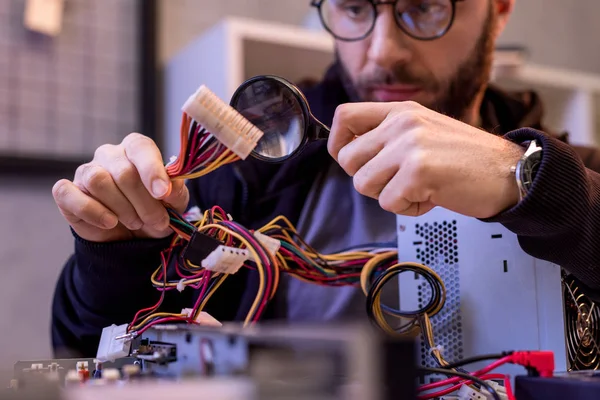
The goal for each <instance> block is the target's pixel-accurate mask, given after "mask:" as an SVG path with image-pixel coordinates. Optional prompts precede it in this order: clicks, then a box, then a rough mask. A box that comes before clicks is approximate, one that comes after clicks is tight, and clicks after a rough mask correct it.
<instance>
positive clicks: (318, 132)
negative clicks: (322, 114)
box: [312, 121, 330, 140]
mask: <svg viewBox="0 0 600 400" xmlns="http://www.w3.org/2000/svg"><path fill="white" fill-rule="evenodd" d="M329 133H330V130H329V128H328V127H327V126H326V125H325V124H323V123H321V122H319V121H317V122H316V124H315V126H314V128H313V135H312V136H313V137H312V139H313V140H327V139H329Z"/></svg>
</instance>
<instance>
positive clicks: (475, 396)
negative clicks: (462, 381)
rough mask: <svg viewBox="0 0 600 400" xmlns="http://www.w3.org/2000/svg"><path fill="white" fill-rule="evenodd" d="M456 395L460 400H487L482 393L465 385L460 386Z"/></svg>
mask: <svg viewBox="0 0 600 400" xmlns="http://www.w3.org/2000/svg"><path fill="white" fill-rule="evenodd" d="M457 395H458V398H459V399H460V400H487V398H486V397H485V395H484V394H483V393H481V392H480V391H478V390H475V389H473V388H472V387H470V386H467V385H462V386H461V387H460V389H459V390H458V393H457Z"/></svg>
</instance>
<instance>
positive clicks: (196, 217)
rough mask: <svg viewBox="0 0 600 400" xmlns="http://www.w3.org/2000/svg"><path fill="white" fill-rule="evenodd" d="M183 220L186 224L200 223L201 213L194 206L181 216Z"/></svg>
mask: <svg viewBox="0 0 600 400" xmlns="http://www.w3.org/2000/svg"><path fill="white" fill-rule="evenodd" d="M183 218H185V220H186V221H188V222H196V221H200V220H201V219H202V211H201V210H200V207H198V206H194V207H192V208H190V209H189V210H187V212H186V213H185V214H183Z"/></svg>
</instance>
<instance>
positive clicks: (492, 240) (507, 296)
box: [397, 207, 567, 383]
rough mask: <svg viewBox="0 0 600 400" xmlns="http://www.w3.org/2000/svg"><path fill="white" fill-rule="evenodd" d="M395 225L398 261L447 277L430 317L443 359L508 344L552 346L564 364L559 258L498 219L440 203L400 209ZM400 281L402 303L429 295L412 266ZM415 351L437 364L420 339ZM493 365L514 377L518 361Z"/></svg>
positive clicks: (497, 350) (406, 304)
mask: <svg viewBox="0 0 600 400" xmlns="http://www.w3.org/2000/svg"><path fill="white" fill-rule="evenodd" d="M397 226H398V228H399V229H398V259H399V261H415V262H419V263H423V264H425V265H427V266H429V267H431V268H432V269H433V270H435V271H436V272H437V273H438V274H439V275H440V277H441V278H442V280H443V281H444V283H445V285H446V302H445V304H444V307H443V309H442V310H441V311H440V312H439V313H438V314H437V315H436V316H433V317H432V318H431V325H432V327H433V329H432V332H433V337H435V342H436V344H437V345H441V346H443V348H444V353H443V356H444V358H445V359H446V360H448V362H454V361H458V360H460V359H463V358H470V357H474V356H477V355H480V354H489V353H502V352H503V351H507V350H513V349H514V350H522V349H523V350H548V351H552V352H553V353H554V359H555V361H554V362H555V365H553V367H554V368H556V369H557V370H559V371H564V370H566V368H567V363H566V346H565V325H564V316H563V302H562V292H561V273H560V268H559V267H558V266H556V265H553V264H552V263H549V262H546V261H542V260H539V259H536V258H534V257H532V256H530V255H528V254H526V253H525V252H524V251H523V250H522V249H521V247H520V246H519V242H518V238H517V236H516V235H515V234H514V233H512V232H510V231H509V230H508V229H506V228H505V227H504V226H502V225H500V224H493V223H487V222H483V221H480V220H477V219H475V218H470V217H466V216H463V215H460V214H457V213H454V212H451V211H449V210H446V209H443V208H441V207H436V208H434V209H432V210H431V211H430V212H428V213H427V214H425V215H422V216H420V217H416V218H415V217H405V216H398V217H397ZM399 286H400V287H399V293H400V308H401V309H413V308H414V307H417V306H418V305H419V304H424V303H427V302H428V301H429V299H430V298H431V297H432V295H433V292H432V291H431V290H430V288H429V285H428V283H427V281H426V280H425V279H423V278H422V277H421V276H418V275H416V274H402V275H401V276H400V277H399ZM420 354H421V357H420V362H421V365H423V366H429V367H434V366H436V363H435V360H434V359H432V358H431V356H430V354H429V352H428V348H427V344H426V343H424V342H421V352H420ZM484 366H485V363H482V362H478V363H475V364H474V365H472V366H470V367H472V368H473V370H477V369H480V368H482V367H484ZM497 372H498V373H502V374H507V375H510V376H513V377H514V376H516V375H520V374H523V367H521V366H518V365H511V364H506V365H503V366H502V367H500V368H499V369H498V371H497ZM542 373H543V374H546V373H549V371H547V370H546V371H544V372H542ZM431 378H433V379H435V378H438V376H436V375H432V376H430V379H431ZM426 381H427V380H424V381H423V383H425V382H426Z"/></svg>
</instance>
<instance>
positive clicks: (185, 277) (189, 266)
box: [127, 87, 551, 400]
mask: <svg viewBox="0 0 600 400" xmlns="http://www.w3.org/2000/svg"><path fill="white" fill-rule="evenodd" d="M197 121H203V122H202V123H199V122H197ZM209 131H210V132H213V133H214V134H212V133H209ZM180 134H181V151H180V154H179V156H178V157H177V158H176V159H174V160H172V162H170V163H169V164H168V165H167V167H166V168H167V172H168V175H169V176H170V177H171V178H172V179H194V178H197V177H200V176H203V175H206V174H208V173H210V172H212V171H214V170H216V169H217V168H219V167H221V166H223V165H226V164H229V163H232V162H235V161H238V160H243V159H245V158H246V157H247V156H248V155H249V154H250V153H251V151H252V149H254V147H255V145H256V143H257V141H258V140H259V139H260V138H261V136H262V132H260V131H258V130H257V129H256V128H255V127H253V126H252V125H251V124H250V123H249V122H248V121H246V120H245V119H244V118H243V117H241V116H240V115H239V114H237V113H236V112H235V110H233V109H231V108H230V107H229V108H228V106H226V105H224V103H222V102H220V101H219V100H218V99H216V96H214V94H213V93H211V92H210V91H208V89H206V88H204V87H201V88H200V89H199V90H198V92H196V93H195V94H194V95H193V96H192V97H190V99H189V100H188V102H186V104H185V105H184V114H183V118H182V124H181V131H180ZM167 210H168V213H169V217H170V226H171V228H172V229H173V231H174V232H175V234H176V235H174V237H173V240H172V242H171V245H170V247H169V248H168V249H165V250H164V251H163V252H162V253H161V258H162V260H161V264H160V266H159V267H158V268H157V269H156V270H155V271H154V273H153V274H152V277H151V280H152V284H153V285H154V287H155V288H156V289H157V290H159V291H160V292H161V296H160V299H159V301H158V302H157V303H156V304H155V305H154V306H152V307H149V308H146V309H143V310H140V311H139V312H138V313H137V314H136V315H135V317H134V319H133V321H132V322H131V323H130V324H129V325H128V329H127V335H129V336H130V337H135V336H137V335H139V334H141V333H143V332H144V331H145V330H147V329H149V328H150V327H151V326H153V325H156V324H159V323H164V322H185V323H198V322H199V318H200V317H201V312H202V310H203V309H204V308H205V307H206V304H207V302H208V301H209V300H210V298H211V296H212V295H213V294H214V293H215V291H216V290H217V289H218V288H219V286H220V285H221V284H222V283H223V282H224V281H225V279H227V277H228V276H229V275H230V274H232V273H235V272H236V271H237V270H238V269H239V268H240V267H242V266H243V267H245V268H251V269H255V270H257V272H258V275H259V279H260V280H259V287H258V290H257V294H256V297H255V299H254V302H253V304H252V306H251V309H250V311H249V313H248V315H247V316H246V318H245V321H244V324H245V325H249V324H252V323H254V322H256V321H258V320H259V319H260V316H261V315H262V313H263V312H264V310H265V308H266V305H267V304H268V302H269V301H270V300H271V299H272V298H273V296H274V295H275V293H276V291H277V288H278V286H279V280H280V273H281V272H284V273H288V274H290V275H292V276H293V277H295V278H297V279H301V280H303V281H307V282H311V283H314V284H319V285H326V286H355V287H359V288H361V289H362V291H363V293H364V294H365V296H366V309H367V314H368V316H369V318H370V319H371V321H372V322H373V323H374V324H376V325H377V326H378V327H379V328H381V329H382V330H384V331H385V332H387V333H388V334H391V335H415V334H417V333H418V332H419V331H420V332H422V334H423V338H424V341H425V344H426V345H427V347H428V348H429V350H430V352H431V354H432V356H433V357H434V358H435V359H436V361H437V363H438V365H439V366H440V368H437V369H436V368H430V369H425V368H423V369H421V373H424V374H428V373H438V374H439V373H442V374H447V375H455V377H454V378H450V379H446V380H444V381H439V382H437V383H432V384H429V385H423V386H421V387H420V388H419V391H420V392H425V391H429V390H432V389H436V388H440V387H443V386H450V387H448V388H446V389H444V390H441V391H438V392H436V393H428V394H422V395H421V396H420V399H431V398H436V397H439V396H443V395H446V394H449V393H452V392H455V391H457V390H459V389H463V388H474V389H477V390H479V389H481V388H485V389H486V390H487V391H488V392H489V393H490V394H491V395H492V397H493V398H494V399H499V398H500V397H499V396H498V393H497V392H496V390H495V388H494V387H492V386H491V385H490V384H489V381H488V382H486V380H489V379H503V380H504V381H505V385H506V389H507V394H508V398H509V399H511V400H512V393H511V391H510V382H509V381H508V378H507V377H506V376H504V375H499V374H490V371H492V370H493V369H494V368H496V367H497V366H499V365H502V364H503V363H506V362H517V361H518V360H521V362H524V361H523V360H529V358H528V356H521V359H517V358H514V357H513V356H510V357H509V356H506V357H497V358H500V360H498V361H496V362H495V363H493V364H492V365H490V366H489V367H487V368H484V369H482V370H480V371H477V372H474V373H472V374H471V373H468V372H467V371H465V370H463V369H461V368H460V365H456V364H449V363H448V362H447V361H445V360H444V359H443V357H442V354H441V352H440V350H439V349H438V348H437V347H436V346H435V343H434V339H433V329H432V326H431V322H430V317H431V316H433V315H435V314H437V313H438V312H439V311H440V310H441V309H442V307H443V306H444V302H445V297H446V289H445V287H444V283H443V282H442V280H441V278H440V277H439V275H438V274H437V273H435V271H433V270H432V269H430V268H428V267H426V266H424V265H421V264H417V263H398V260H397V252H396V249H395V248H390V247H389V246H385V245H372V246H364V247H362V248H352V249H348V250H345V251H342V252H339V253H335V254H321V253H319V252H318V251H316V250H315V249H313V248H312V247H311V246H310V245H309V244H307V243H306V242H305V241H304V239H303V238H302V237H301V236H300V235H299V234H298V232H297V231H296V229H295V227H294V226H293V225H292V224H291V223H290V221H289V220H288V219H287V218H285V217H284V216H279V217H277V218H275V219H273V220H272V221H271V222H269V223H268V224H266V225H265V226H263V227H262V228H260V229H258V230H256V231H251V230H248V229H247V228H245V227H244V226H242V225H240V224H239V223H237V222H235V221H233V219H232V218H231V216H229V215H228V214H227V213H226V212H225V211H224V210H223V209H221V208H220V207H218V206H215V207H213V208H212V209H210V210H207V211H205V212H204V213H203V214H202V215H200V214H199V213H198V214H195V213H193V212H191V213H188V214H185V215H179V214H178V213H177V212H176V211H175V210H172V209H170V208H168V206H167ZM402 272H412V273H416V274H418V275H421V276H422V277H423V278H424V279H425V281H426V282H427V283H428V284H429V286H430V288H431V293H432V296H431V299H430V301H429V302H428V303H427V304H426V305H425V306H424V307H422V308H421V309H419V310H414V311H407V310H397V309H393V308H391V307H388V306H386V305H384V304H382V303H381V293H382V289H383V287H384V286H385V284H386V283H388V282H389V281H390V279H392V278H393V277H395V276H397V275H399V274H400V273H402ZM186 287H191V288H193V289H195V290H199V291H200V293H199V295H198V298H197V301H196V303H195V304H194V306H193V308H191V309H184V310H182V312H181V313H163V312H158V309H159V308H160V306H161V304H162V302H163V300H164V296H165V292H167V291H171V290H178V291H183V290H184V289H185V288H186ZM386 317H388V318H390V317H391V318H397V319H400V320H402V321H403V322H402V324H401V325H400V326H398V327H393V326H392V325H391V324H390V322H388V319H386ZM542 358H543V357H542ZM543 361H544V362H546V361H547V360H543ZM527 362H528V361H527ZM537 362H538V364H539V363H540V361H539V360H537ZM522 365H525V364H522ZM542 365H543V366H545V367H548V364H547V363H546V364H542ZM545 373H548V371H547V370H546V372H545ZM550 373H551V370H550ZM474 385H476V386H474Z"/></svg>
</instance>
